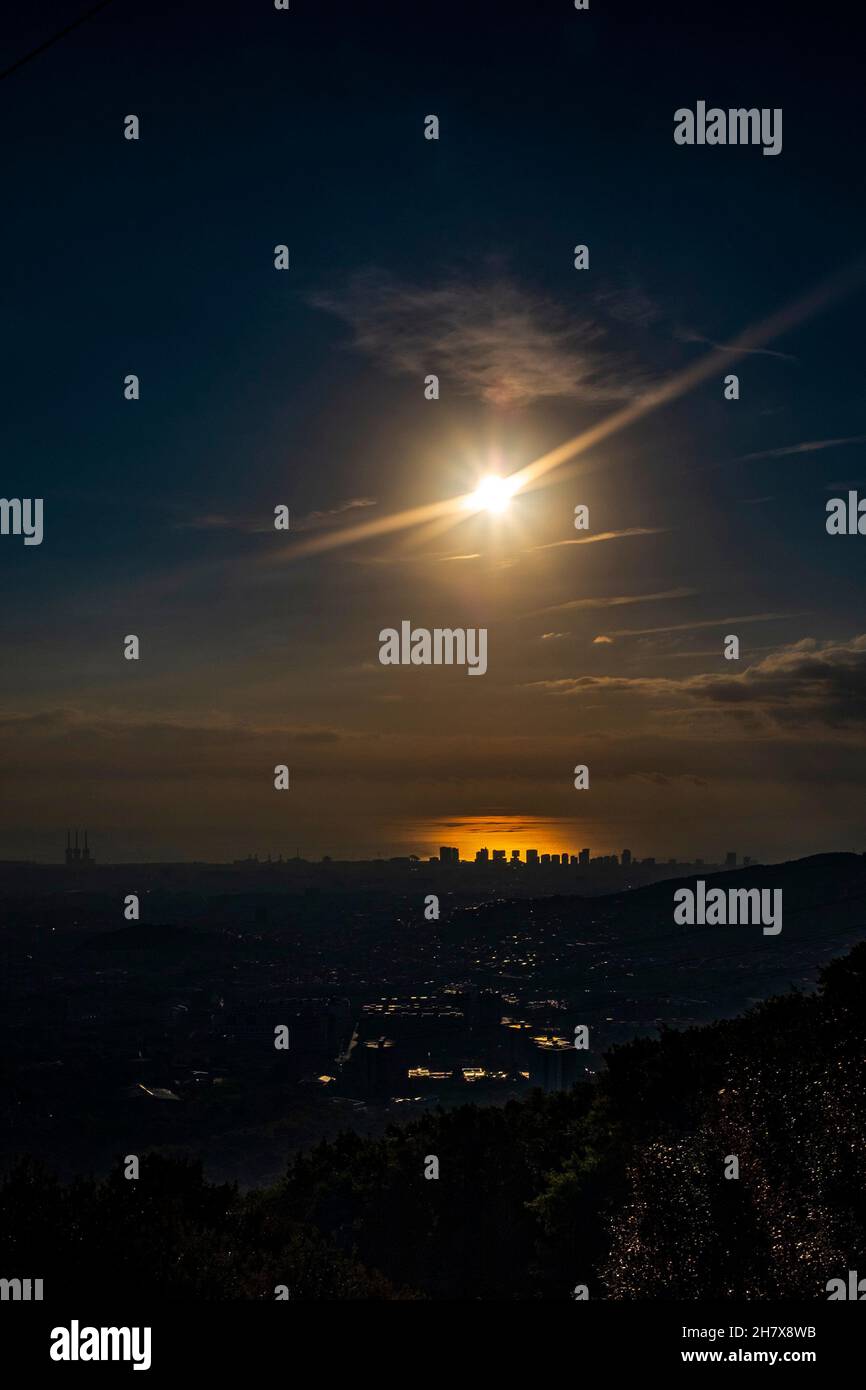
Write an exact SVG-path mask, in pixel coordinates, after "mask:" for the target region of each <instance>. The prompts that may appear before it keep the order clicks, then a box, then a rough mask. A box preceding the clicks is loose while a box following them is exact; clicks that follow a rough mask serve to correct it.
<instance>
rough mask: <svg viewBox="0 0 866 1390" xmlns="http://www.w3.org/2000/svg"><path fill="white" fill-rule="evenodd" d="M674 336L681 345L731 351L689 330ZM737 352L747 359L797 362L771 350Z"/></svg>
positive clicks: (729, 346)
mask: <svg viewBox="0 0 866 1390" xmlns="http://www.w3.org/2000/svg"><path fill="white" fill-rule="evenodd" d="M674 336H675V337H676V338H678V339H679V341H680V342H681V343H700V344H701V345H702V346H703V347H710V348H715V349H716V350H717V351H718V352H730V351H731V345H730V343H716V342H714V341H713V339H712V338H705V337H704V335H703V334H702V333H695V332H693V330H692V329H691V328H678V329H677V330H676V332H675V334H674ZM739 351H740V352H742V353H744V354H745V355H746V356H749V357H778V358H781V360H782V361H783V362H796V361H797V358H796V357H792V356H791V354H790V353H789V352H776V351H775V350H774V349H773V348H740V349H739Z"/></svg>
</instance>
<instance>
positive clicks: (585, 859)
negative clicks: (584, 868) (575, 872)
mask: <svg viewBox="0 0 866 1390" xmlns="http://www.w3.org/2000/svg"><path fill="white" fill-rule="evenodd" d="M579 859H580V862H581V864H583V865H587V864H588V863H589V850H588V849H582V850H581V851H580V855H579Z"/></svg>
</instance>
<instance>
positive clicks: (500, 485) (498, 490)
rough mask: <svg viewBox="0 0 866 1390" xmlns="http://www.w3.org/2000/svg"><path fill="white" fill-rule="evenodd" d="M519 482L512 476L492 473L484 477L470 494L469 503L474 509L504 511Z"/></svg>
mask: <svg viewBox="0 0 866 1390" xmlns="http://www.w3.org/2000/svg"><path fill="white" fill-rule="evenodd" d="M516 488H517V484H516V481H515V480H514V479H512V478H500V477H499V476H498V475H497V474H495V473H491V474H489V475H488V477H486V478H482V479H481V482H480V483H479V484H478V486H477V488H476V489H475V491H474V492H473V493H471V494H470V496H469V499H468V503H467V505H468V506H470V507H471V508H472V509H473V511H485V512H504V511H505V508H506V507H507V506H508V503H509V502H510V501H511V498H512V496H513V495H514V492H515V491H516Z"/></svg>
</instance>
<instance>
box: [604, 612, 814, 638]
mask: <svg viewBox="0 0 866 1390" xmlns="http://www.w3.org/2000/svg"><path fill="white" fill-rule="evenodd" d="M802 616H803V614H802V613H746V614H743V615H741V616H740V617H737V618H703V619H702V620H701V621H700V622H694V623H674V624H672V625H671V626H669V627H621V628H615V629H613V630H612V632H611V636H612V637H653V636H656V635H657V634H659V633H662V632H695V631H697V629H698V628H706V627H717V628H723V627H725V628H728V629H734V630H736V628H737V627H738V626H739V627H742V626H743V624H744V623H774V622H781V621H782V620H783V619H787V618H798V617H802Z"/></svg>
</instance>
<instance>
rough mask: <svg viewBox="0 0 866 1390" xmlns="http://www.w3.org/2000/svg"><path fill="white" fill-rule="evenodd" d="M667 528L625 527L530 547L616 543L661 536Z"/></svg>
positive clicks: (552, 548)
mask: <svg viewBox="0 0 866 1390" xmlns="http://www.w3.org/2000/svg"><path fill="white" fill-rule="evenodd" d="M668 529H669V528H668V527H667V526H627V527H625V528H624V529H623V530H622V531H599V532H598V534H597V535H595V536H581V537H580V539H579V540H574V539H571V538H569V539H568V540H566V541H549V542H548V543H547V545H531V546H529V547H528V550H529V551H533V550H556V549H557V548H558V547H559V546H561V545H594V544H595V543H596V542H597V541H618V540H621V539H622V537H623V536H661V535H663V534H664V533H665V532H666V531H668Z"/></svg>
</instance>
